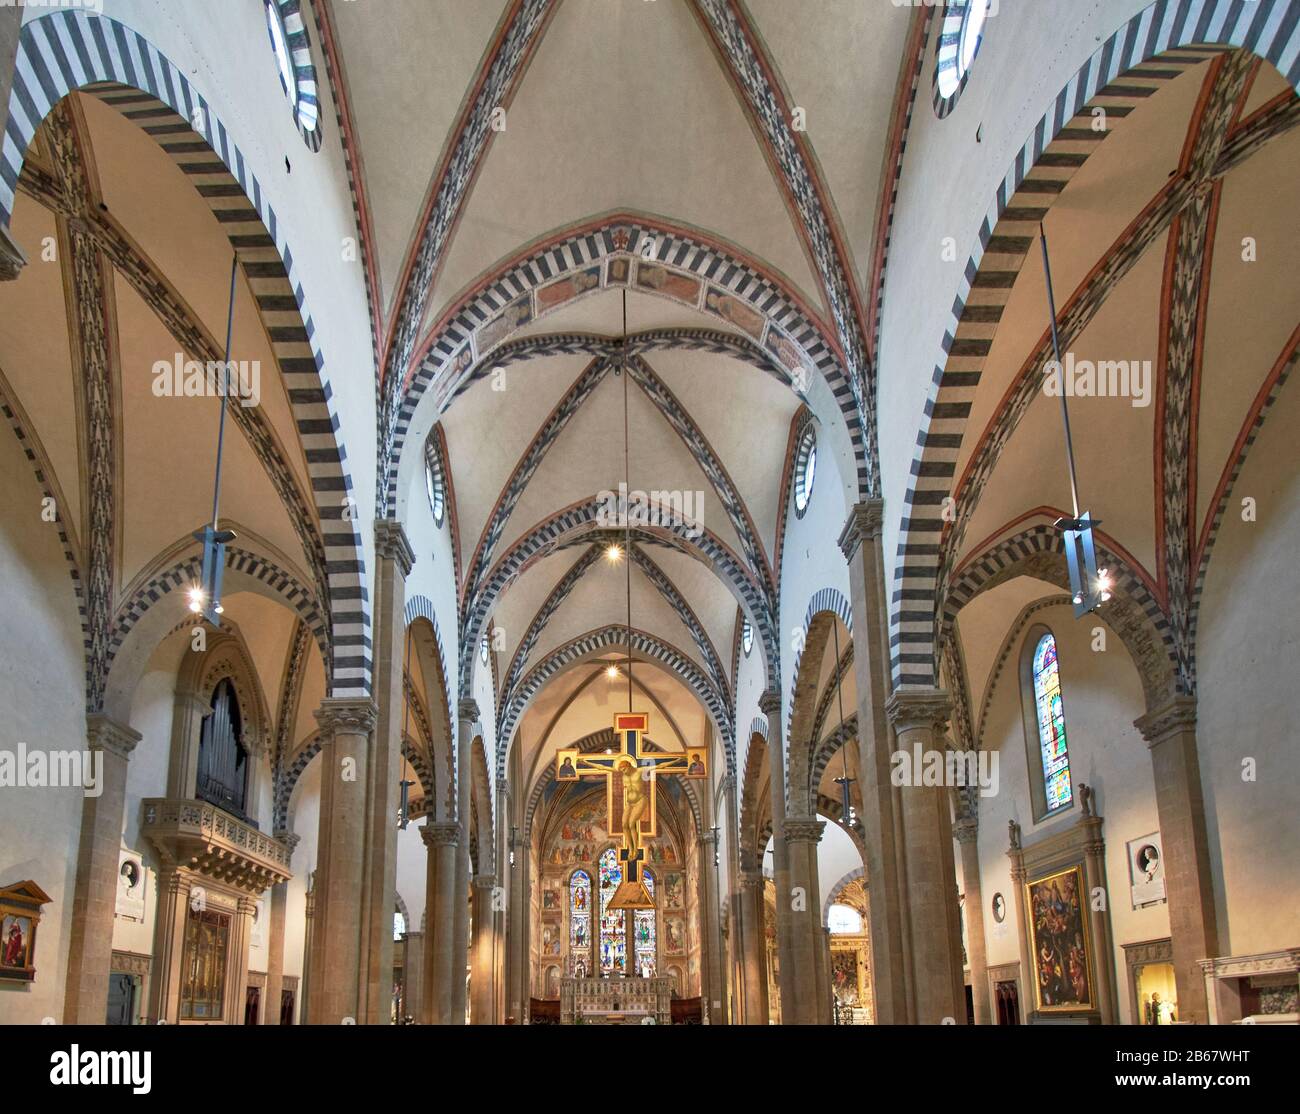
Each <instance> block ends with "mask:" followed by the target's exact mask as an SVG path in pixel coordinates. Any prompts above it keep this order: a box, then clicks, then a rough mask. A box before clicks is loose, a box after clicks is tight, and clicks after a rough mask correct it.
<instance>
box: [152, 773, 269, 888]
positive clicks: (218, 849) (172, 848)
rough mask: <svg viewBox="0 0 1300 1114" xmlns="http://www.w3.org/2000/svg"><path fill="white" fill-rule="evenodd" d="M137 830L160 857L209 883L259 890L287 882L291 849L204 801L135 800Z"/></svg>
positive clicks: (173, 798) (171, 799)
mask: <svg viewBox="0 0 1300 1114" xmlns="http://www.w3.org/2000/svg"><path fill="white" fill-rule="evenodd" d="M140 807H141V811H142V823H141V831H142V832H143V834H144V835H146V836H147V837H148V838H149V840H150V842H151V843H153V845H154V846H155V847H156V848H158V852H159V854H160V855H161V856H162V858H163V861H164V862H165V863H167V864H169V865H172V866H180V867H187V868H188V869H190V870H192V871H194V872H195V873H197V874H201V875H203V876H204V877H205V878H209V879H211V880H212V881H214V882H221V883H224V884H225V885H228V886H233V887H235V888H236V889H240V890H243V891H245V892H246V893H249V894H260V893H263V892H264V891H265V890H267V889H269V888H270V887H271V886H273V885H275V884H276V883H278V882H287V881H288V880H289V879H290V878H291V877H292V874H291V873H290V871H289V854H290V848H289V847H288V845H287V844H284V843H282V842H281V841H280V840H278V839H272V838H271V837H270V836H268V835H266V834H265V833H264V832H260V831H258V830H257V829H256V828H254V827H253V826H252V825H251V824H247V823H245V822H244V821H242V820H239V819H237V818H236V817H234V816H231V815H230V813H228V812H225V811H224V810H222V809H220V808H217V807H216V805H212V804H209V803H208V802H207V801H193V800H188V799H185V798H175V797H150V798H147V799H146V800H144V801H142V802H141V804H140Z"/></svg>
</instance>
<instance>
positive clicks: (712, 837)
mask: <svg viewBox="0 0 1300 1114" xmlns="http://www.w3.org/2000/svg"><path fill="white" fill-rule="evenodd" d="M718 838H719V837H718V833H717V832H705V833H704V834H703V835H701V836H700V842H701V843H707V844H708V845H709V846H710V847H716V846H717V845H718Z"/></svg>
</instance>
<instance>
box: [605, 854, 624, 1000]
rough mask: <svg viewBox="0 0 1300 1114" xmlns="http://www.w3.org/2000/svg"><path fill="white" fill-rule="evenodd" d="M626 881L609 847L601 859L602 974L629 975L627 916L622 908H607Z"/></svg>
mask: <svg viewBox="0 0 1300 1114" xmlns="http://www.w3.org/2000/svg"><path fill="white" fill-rule="evenodd" d="M622 881H623V870H622V868H621V867H620V866H619V865H618V853H617V852H616V851H615V850H614V848H612V847H611V848H609V849H608V850H606V851H605V852H604V854H602V855H601V856H600V973H601V974H602V975H609V974H614V973H616V972H617V973H618V974H620V975H626V974H627V920H626V917H627V914H626V913H625V912H624V911H623V910H622V909H612V910H607V909H606V908H605V907H606V906H607V905H608V904H609V903H610V901H611V900H612V899H613V897H614V891H615V890H617V889H618V884H619V883H620V882H622Z"/></svg>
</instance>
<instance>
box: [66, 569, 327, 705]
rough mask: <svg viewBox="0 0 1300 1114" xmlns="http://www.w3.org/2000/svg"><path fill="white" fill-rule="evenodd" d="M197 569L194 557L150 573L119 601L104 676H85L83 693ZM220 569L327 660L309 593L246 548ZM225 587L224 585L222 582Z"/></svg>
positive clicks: (323, 628)
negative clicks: (268, 595) (308, 636)
mask: <svg viewBox="0 0 1300 1114" xmlns="http://www.w3.org/2000/svg"><path fill="white" fill-rule="evenodd" d="M202 564H203V558H202V556H201V555H200V554H198V553H193V554H191V555H190V556H188V557H183V558H181V559H180V560H179V561H177V562H175V563H174V564H172V565H170V566H169V567H167V568H165V569H163V570H161V571H158V572H155V573H154V574H153V575H151V576H150V577H149V578H148V579H147V580H146V581H145V582H144V583H143V584H141V585H140V586H139V587H138V588H137V589H136V590H135V591H134V592H133V593H132V594H131V595H130V597H129V598H127V599H125V600H123V601H122V603H121V604H120V605H119V606H118V609H117V614H116V615H115V616H114V618H113V625H112V628H111V632H110V634H109V641H108V652H107V654H106V655H105V661H104V676H103V677H102V678H96V679H93V680H94V683H93V684H92V678H90V677H87V684H86V691H87V692H101V693H102V692H103V691H104V687H105V685H106V683H107V680H108V678H109V676H110V675H111V674H112V669H113V662H114V660H115V658H116V657H117V654H118V651H119V650H120V649H121V648H122V645H123V643H125V642H126V639H127V636H128V635H130V633H131V631H132V630H133V629H134V628H135V626H136V625H137V624H138V623H139V622H140V620H141V618H143V617H144V615H145V614H146V613H147V612H148V611H149V610H150V608H152V607H153V606H154V605H155V604H156V603H158V602H159V601H160V600H161V599H163V597H164V596H167V595H169V594H170V593H172V592H174V591H176V590H177V589H178V588H179V589H184V588H189V587H190V586H191V585H192V584H194V583H196V582H197V581H198V579H199V576H200V573H201V572H202ZM226 570H227V575H229V573H231V572H234V573H242V574H243V575H245V576H248V577H251V578H252V579H254V580H256V581H258V582H259V583H261V584H264V585H265V586H266V587H267V588H268V589H270V591H271V592H272V593H273V594H274V595H275V596H276V597H278V598H279V599H280V600H281V601H282V602H283V603H284V605H285V606H286V607H288V608H289V609H290V610H291V611H293V612H294V613H295V614H297V616H298V617H299V618H300V619H301V620H302V621H303V622H304V623H305V624H306V625H307V627H308V629H310V631H311V632H312V636H313V637H314V638H315V640H316V645H317V647H318V648H319V649H320V653H321V659H322V660H323V661H329V660H330V632H329V629H328V627H327V625H326V621H325V617H324V616H323V615H322V614H321V613H320V609H319V608H318V606H317V601H316V595H315V593H314V592H312V590H311V589H310V588H308V587H307V586H306V585H305V584H303V583H302V582H301V581H299V580H298V579H297V578H296V577H294V576H293V574H291V573H289V572H286V571H285V570H284V569H282V568H281V567H280V566H279V565H277V564H276V563H275V562H274V561H272V560H270V559H269V558H266V557H263V556H261V555H260V554H257V553H252V552H250V551H248V550H246V549H239V548H235V547H232V548H230V549H227V550H226ZM226 583H227V585H228V586H229V584H230V582H229V581H228V580H227V582H226ZM89 668H90V665H89V659H87V669H89Z"/></svg>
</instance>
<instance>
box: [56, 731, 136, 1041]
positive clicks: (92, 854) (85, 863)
mask: <svg viewBox="0 0 1300 1114" xmlns="http://www.w3.org/2000/svg"><path fill="white" fill-rule="evenodd" d="M139 741H140V733H139V732H138V731H132V730H131V728H129V727H127V726H126V725H125V724H122V723H118V722H117V721H116V720H112V719H109V717H108V716H105V715H98V714H96V715H89V716H87V717H86V742H87V749H88V750H89V751H90V753H91V754H92V755H93V756H94V758H93V762H94V763H95V764H96V765H98V764H99V763H101V762H102V763H103V765H102V767H101V768H100V771H99V775H100V776H99V784H98V786H97V788H98V789H99V793H98V795H97V796H93V797H92V796H90V795H87V796H86V797H85V798H84V799H83V801H82V804H81V834H80V836H79V838H78V841H77V874H76V880H75V882H74V884H73V890H72V932H71V935H70V937H69V940H68V975H67V982H66V984H65V991H64V1000H63V1022H64V1024H65V1025H103V1024H104V1022H105V1020H106V1019H107V1017H108V976H109V970H110V967H111V965H112V960H113V910H114V907H115V905H116V902H117V869H118V852H119V851H120V850H121V847H122V821H123V813H124V809H125V806H126V768H127V762H128V761H129V759H130V756H131V751H133V750H134V749H135V745H136V743H138V742H139ZM92 768H93V767H92ZM88 772H89V771H88Z"/></svg>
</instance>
